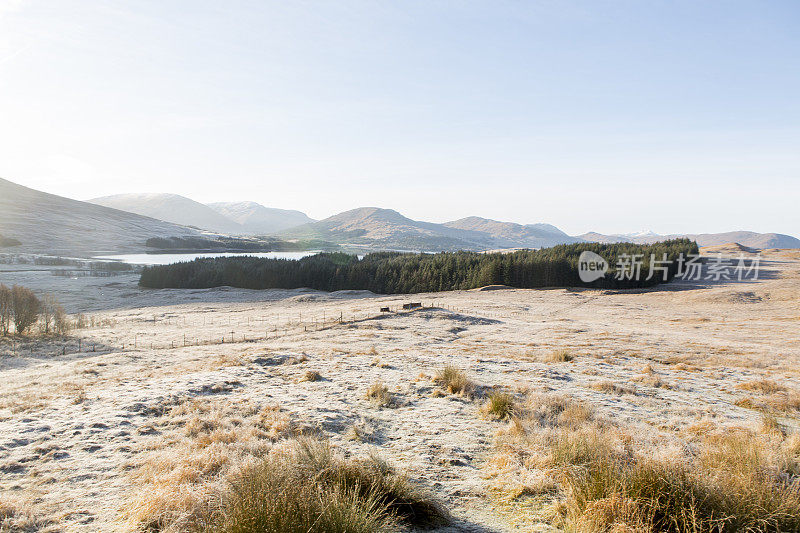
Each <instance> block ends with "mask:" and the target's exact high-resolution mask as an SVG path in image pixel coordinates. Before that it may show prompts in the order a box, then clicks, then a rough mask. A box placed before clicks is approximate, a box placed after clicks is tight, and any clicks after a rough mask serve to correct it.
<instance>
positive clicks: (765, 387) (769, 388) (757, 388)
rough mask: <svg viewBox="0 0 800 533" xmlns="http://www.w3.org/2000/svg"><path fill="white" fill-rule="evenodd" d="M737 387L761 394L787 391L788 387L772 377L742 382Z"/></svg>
mask: <svg viewBox="0 0 800 533" xmlns="http://www.w3.org/2000/svg"><path fill="white" fill-rule="evenodd" d="M736 388H737V389H740V390H746V391H752V392H759V393H761V394H775V393H778V392H786V387H784V386H783V385H779V384H778V383H776V382H774V381H772V380H771V379H759V380H755V381H748V382H746V383H740V384H739V385H737V386H736Z"/></svg>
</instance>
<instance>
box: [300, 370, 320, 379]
mask: <svg viewBox="0 0 800 533" xmlns="http://www.w3.org/2000/svg"><path fill="white" fill-rule="evenodd" d="M321 379H322V374H320V373H319V372H317V371H316V370H306V372H305V374H303V377H301V378H300V381H319V380H321Z"/></svg>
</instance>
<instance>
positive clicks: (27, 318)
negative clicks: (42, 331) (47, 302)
mask: <svg viewBox="0 0 800 533" xmlns="http://www.w3.org/2000/svg"><path fill="white" fill-rule="evenodd" d="M11 302H12V306H13V309H14V331H15V332H16V333H17V334H20V335H21V334H23V333H25V331H26V330H27V329H28V328H29V327H31V326H32V325H33V324H35V323H36V321H37V320H38V319H39V312H40V311H41V308H42V305H41V302H40V301H39V299H38V298H37V297H36V295H35V294H33V291H32V290H30V289H28V288H26V287H20V286H19V285H14V287H12V288H11Z"/></svg>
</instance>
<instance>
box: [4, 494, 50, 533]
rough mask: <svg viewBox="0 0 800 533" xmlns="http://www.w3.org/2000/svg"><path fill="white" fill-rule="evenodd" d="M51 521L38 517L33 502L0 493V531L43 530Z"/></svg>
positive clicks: (13, 532)
mask: <svg viewBox="0 0 800 533" xmlns="http://www.w3.org/2000/svg"><path fill="white" fill-rule="evenodd" d="M50 525H51V521H49V520H45V519H43V518H42V517H40V516H39V515H38V514H37V513H36V511H35V509H34V506H33V503H32V502H31V501H30V500H28V499H24V498H22V497H16V496H13V495H11V494H0V532H2V533H26V532H34V531H44V530H46V529H48V526H50Z"/></svg>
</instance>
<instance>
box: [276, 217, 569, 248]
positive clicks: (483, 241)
mask: <svg viewBox="0 0 800 533" xmlns="http://www.w3.org/2000/svg"><path fill="white" fill-rule="evenodd" d="M282 236H283V237H284V238H318V239H325V240H330V241H333V242H337V243H339V244H348V245H354V246H363V247H367V248H372V249H380V248H384V249H391V250H420V251H425V252H436V251H454V250H473V251H485V250H495V249H502V248H541V247H547V246H553V245H556V244H569V243H574V242H580V240H579V239H576V238H575V237H570V236H569V235H567V234H566V233H564V232H563V231H561V230H559V229H558V228H556V227H555V226H551V225H549V224H528V225H524V226H523V225H521V224H514V223H511V222H498V221H496V220H488V219H485V218H479V217H468V218H464V219H461V220H456V221H453V222H447V223H445V224H436V223H433V222H422V221H419V220H412V219H410V218H408V217H405V216H403V215H401V214H400V213H398V212H397V211H394V210H392V209H381V208H378V207H362V208H359V209H353V210H351V211H345V212H343V213H339V214H338V215H334V216H332V217H329V218H326V219H324V220H320V221H319V222H315V223H312V224H305V225H303V226H300V227H297V228H292V229H290V230H287V231H286V232H283V233H282Z"/></svg>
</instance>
